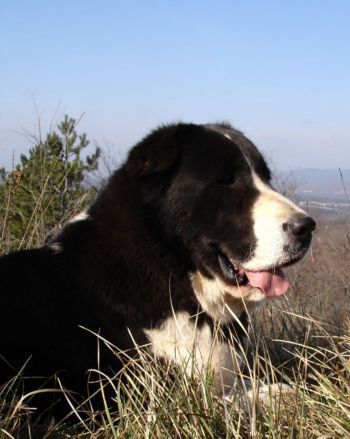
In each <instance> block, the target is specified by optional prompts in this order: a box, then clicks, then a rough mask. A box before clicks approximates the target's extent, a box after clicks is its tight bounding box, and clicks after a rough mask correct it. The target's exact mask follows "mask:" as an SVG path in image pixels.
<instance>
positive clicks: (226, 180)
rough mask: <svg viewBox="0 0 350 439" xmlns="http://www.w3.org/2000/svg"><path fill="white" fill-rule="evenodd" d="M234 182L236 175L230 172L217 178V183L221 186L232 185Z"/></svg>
mask: <svg viewBox="0 0 350 439" xmlns="http://www.w3.org/2000/svg"><path fill="white" fill-rule="evenodd" d="M234 182H235V176H234V175H230V174H227V175H223V176H222V177H220V178H218V179H217V180H216V184H218V185H220V186H231V185H232V184H233V183H234Z"/></svg>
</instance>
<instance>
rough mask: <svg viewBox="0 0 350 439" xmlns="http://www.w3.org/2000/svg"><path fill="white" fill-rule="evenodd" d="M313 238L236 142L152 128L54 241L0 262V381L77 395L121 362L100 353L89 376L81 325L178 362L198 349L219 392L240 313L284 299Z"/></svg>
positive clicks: (90, 354)
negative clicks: (50, 385)
mask: <svg viewBox="0 0 350 439" xmlns="http://www.w3.org/2000/svg"><path fill="white" fill-rule="evenodd" d="M314 229H315V221H314V220H313V219H312V218H310V217H309V216H308V215H307V213H306V212H305V211H304V210H302V209H301V208H300V207H298V206H297V205H296V204H294V203H293V202H292V201H290V200H289V199H287V198H286V197H284V196H283V195H281V194H279V193H278V192H276V191H275V190H274V189H273V187H272V186H271V173H270V170H269V168H268V166H267V164H266V162H265V160H264V158H263V156H262V155H261V153H260V152H259V151H258V149H257V148H256V147H255V146H254V144H253V143H252V142H251V141H250V140H248V139H247V138H246V137H245V136H244V135H243V134H242V133H241V132H240V131H238V130H236V129H234V128H233V127H232V126H230V125H229V124H225V123H220V124H207V125H195V124H185V123H177V124H170V125H167V126H162V127H160V128H158V129H156V130H155V131H153V132H151V133H150V134H149V135H148V136H147V137H145V138H144V139H143V140H141V141H140V142H139V143H138V144H137V145H136V146H134V147H133V148H132V149H131V151H130V153H129V155H128V157H127V159H126V161H125V163H124V164H123V165H122V166H121V167H120V168H119V169H118V170H117V171H116V172H115V173H114V174H113V175H112V176H111V178H110V179H109V181H108V183H107V184H106V186H105V187H104V188H103V189H102V191H101V192H100V194H99V196H98V197H97V199H96V201H95V202H94V204H93V205H92V206H91V207H90V208H89V209H88V210H87V211H86V212H85V213H83V214H81V215H78V216H77V217H76V218H74V219H73V220H72V221H71V222H69V223H68V224H67V225H66V226H65V227H64V229H63V230H62V232H61V233H60V234H59V235H58V236H57V237H56V238H55V239H54V240H53V241H52V242H51V243H49V244H47V245H45V246H44V247H42V248H38V249H32V250H25V251H20V252H16V253H12V254H7V255H4V256H2V257H1V258H0V279H1V307H0V354H1V355H0V359H2V361H1V363H0V365H1V368H0V371H1V372H0V373H1V376H0V378H1V380H2V382H4V381H5V380H6V379H8V378H9V377H11V376H13V375H14V374H15V373H16V372H17V371H18V370H20V368H21V367H22V366H23V365H24V364H26V368H25V375H26V376H28V377H42V378H47V377H59V379H60V383H61V385H62V386H64V387H65V388H66V389H73V390H75V391H77V392H80V393H84V391H85V386H86V382H85V380H86V375H85V374H86V372H87V370H89V369H91V368H96V367H97V366H98V367H99V368H101V369H102V370H105V371H108V370H113V371H116V370H118V368H120V367H121V364H120V360H118V359H117V358H116V357H115V356H114V355H112V354H111V352H110V351H109V350H108V349H106V350H105V351H104V352H101V355H100V358H99V360H98V364H97V358H96V339H95V337H93V336H92V335H91V333H89V332H88V331H86V330H83V329H82V327H83V328H87V329H88V330H90V331H92V332H94V333H96V334H98V335H99V336H100V337H102V338H103V339H106V340H108V341H109V342H111V343H112V344H113V345H114V346H116V347H118V349H120V350H129V351H130V350H132V349H134V348H135V344H137V345H149V347H150V349H151V350H152V352H153V353H154V354H155V355H156V356H157V357H161V358H165V359H167V360H171V361H175V362H181V361H183V359H185V360H186V358H188V357H189V355H191V354H190V352H191V351H192V352H193V349H194V355H193V360H194V361H196V363H197V364H199V367H200V368H202V367H207V366H208V365H209V367H210V368H211V369H212V371H213V373H214V377H215V381H216V383H217V386H216V387H217V389H219V390H218V392H221V393H223V394H227V393H229V392H230V391H232V387H233V386H234V380H235V378H234V375H235V374H234V371H237V361H239V356H240V354H239V352H240V346H241V345H243V344H244V340H245V338H246V335H247V334H246V333H247V326H248V318H247V314H248V313H249V312H250V311H251V310H253V309H254V308H255V307H256V306H257V305H258V304H260V303H262V302H263V301H264V300H265V299H273V298H275V297H278V296H281V295H283V294H285V293H286V291H287V289H288V280H287V278H286V276H285V275H284V273H283V267H286V266H288V265H291V264H294V263H295V262H297V261H299V260H300V259H301V258H302V257H303V256H304V255H305V254H306V252H307V250H308V248H309V246H310V242H311V239H312V232H313V230H314ZM230 344H232V345H234V346H236V348H235V349H237V353H238V354H237V356H236V355H232V349H229V345H230ZM191 367H192V366H191V362H188V368H189V370H190V369H191ZM28 388H29V387H28Z"/></svg>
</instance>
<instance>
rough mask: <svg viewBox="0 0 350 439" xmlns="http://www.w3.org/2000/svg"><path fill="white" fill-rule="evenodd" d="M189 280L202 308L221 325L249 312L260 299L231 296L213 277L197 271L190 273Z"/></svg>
mask: <svg viewBox="0 0 350 439" xmlns="http://www.w3.org/2000/svg"><path fill="white" fill-rule="evenodd" d="M190 280H191V284H192V289H193V291H194V294H195V296H196V298H197V300H198V302H199V303H200V305H201V307H202V308H203V310H204V311H205V312H206V313H207V314H209V315H210V316H211V317H212V318H213V319H214V320H215V321H216V322H220V323H221V324H222V325H228V324H229V323H231V322H232V321H234V320H235V319H239V318H240V317H241V315H242V314H243V313H244V312H246V313H247V314H249V313H250V311H252V310H254V309H255V308H256V307H257V305H259V304H260V303H261V300H259V301H255V300H251V299H252V298H250V300H244V299H243V297H234V296H232V295H231V294H229V293H228V292H226V291H225V290H224V289H223V288H222V285H221V284H220V283H219V282H218V281H217V280H216V279H215V278H213V279H209V278H208V277H206V276H204V275H203V274H201V273H200V272H199V271H196V272H194V273H191V274H190Z"/></svg>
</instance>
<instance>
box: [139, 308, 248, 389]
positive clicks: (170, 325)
mask: <svg viewBox="0 0 350 439" xmlns="http://www.w3.org/2000/svg"><path fill="white" fill-rule="evenodd" d="M145 333H146V335H147V336H148V338H149V340H150V343H151V346H152V350H153V352H154V354H155V355H156V356H159V357H164V358H166V359H168V360H171V361H174V362H175V363H177V364H179V365H181V366H182V367H184V369H185V371H186V373H187V374H188V375H191V374H192V373H195V375H201V374H203V373H205V371H206V370H212V371H213V372H214V377H215V382H216V387H217V392H218V393H224V392H225V391H229V389H231V388H232V386H233V385H234V382H235V379H236V374H237V372H238V370H239V366H240V364H241V357H240V356H239V354H238V353H237V352H236V351H235V350H234V349H233V348H231V346H230V345H229V344H228V343H226V342H223V341H220V340H219V338H218V336H217V334H215V333H214V334H213V333H212V330H211V328H210V327H209V325H208V324H207V323H204V324H203V325H201V326H199V325H198V326H197V322H196V318H195V317H192V318H191V317H190V316H189V314H188V313H187V312H178V313H176V314H174V315H173V316H171V317H169V318H167V319H166V320H165V321H164V323H163V324H162V325H161V326H160V327H159V328H155V329H147V330H145Z"/></svg>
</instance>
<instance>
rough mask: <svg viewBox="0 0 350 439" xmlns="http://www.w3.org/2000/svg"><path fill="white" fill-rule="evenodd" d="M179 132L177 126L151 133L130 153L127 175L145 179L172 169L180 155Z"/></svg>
mask: <svg viewBox="0 0 350 439" xmlns="http://www.w3.org/2000/svg"><path fill="white" fill-rule="evenodd" d="M180 132H181V129H180V127H179V126H178V125H174V126H167V127H162V128H159V129H157V130H156V131H153V132H152V133H151V134H150V135H149V136H147V137H146V138H145V139H143V140H142V141H141V142H140V143H138V144H137V145H136V146H135V147H134V148H133V149H132V150H131V151H130V153H129V157H128V160H127V162H126V168H127V171H128V173H129V174H131V175H133V176H139V177H146V176H149V175H153V174H157V173H160V172H163V171H167V170H169V169H170V168H172V167H173V166H174V165H175V164H176V162H177V160H178V157H179V155H180V149H181V142H180V141H179V140H180V139H179V138H180Z"/></svg>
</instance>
